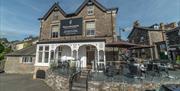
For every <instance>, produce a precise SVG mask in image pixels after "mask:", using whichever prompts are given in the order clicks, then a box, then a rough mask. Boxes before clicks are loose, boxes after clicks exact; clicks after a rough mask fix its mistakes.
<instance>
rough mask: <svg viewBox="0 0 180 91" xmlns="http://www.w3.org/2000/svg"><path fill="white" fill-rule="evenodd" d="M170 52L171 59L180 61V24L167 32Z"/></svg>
mask: <svg viewBox="0 0 180 91" xmlns="http://www.w3.org/2000/svg"><path fill="white" fill-rule="evenodd" d="M166 35H167V45H168V54H169V57H170V58H171V60H173V61H179V63H180V26H178V27H177V28H175V29H173V30H171V31H168V32H166Z"/></svg>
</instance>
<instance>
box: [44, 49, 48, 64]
mask: <svg viewBox="0 0 180 91" xmlns="http://www.w3.org/2000/svg"><path fill="white" fill-rule="evenodd" d="M48 59H49V46H45V54H44V62H45V63H48Z"/></svg>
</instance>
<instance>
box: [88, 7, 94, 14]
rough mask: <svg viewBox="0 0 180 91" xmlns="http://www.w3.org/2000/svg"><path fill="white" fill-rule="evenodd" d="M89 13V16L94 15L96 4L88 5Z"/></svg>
mask: <svg viewBox="0 0 180 91" xmlns="http://www.w3.org/2000/svg"><path fill="white" fill-rule="evenodd" d="M87 15H88V16H91V15H94V5H88V6H87Z"/></svg>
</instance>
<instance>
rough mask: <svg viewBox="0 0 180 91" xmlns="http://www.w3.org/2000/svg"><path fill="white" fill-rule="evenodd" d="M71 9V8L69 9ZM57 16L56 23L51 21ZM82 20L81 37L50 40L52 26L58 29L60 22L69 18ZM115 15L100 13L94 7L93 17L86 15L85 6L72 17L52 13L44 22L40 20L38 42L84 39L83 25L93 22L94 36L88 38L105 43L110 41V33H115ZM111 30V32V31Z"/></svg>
mask: <svg viewBox="0 0 180 91" xmlns="http://www.w3.org/2000/svg"><path fill="white" fill-rule="evenodd" d="M71 8H73V7H71ZM55 14H57V15H58V19H57V20H56V21H54V20H53V17H54V15H55ZM80 17H82V18H83V29H82V30H83V33H82V35H76V36H59V37H58V38H51V27H52V26H53V25H58V26H59V27H60V24H61V22H60V21H61V20H64V19H71V18H80ZM115 19H116V14H111V13H107V12H104V11H102V10H101V9H99V8H98V7H97V6H96V5H94V15H92V16H88V15H87V6H85V7H84V8H83V9H82V10H81V11H80V13H79V14H78V15H76V16H72V17H65V16H63V14H61V12H60V11H53V12H52V13H51V14H50V15H49V16H48V18H47V19H46V20H42V22H41V25H42V26H41V27H42V28H41V32H40V41H44V40H47V41H48V40H72V39H78V40H80V39H84V38H86V31H85V30H86V28H85V24H86V22H87V21H95V24H96V26H95V27H96V30H95V32H96V36H94V37H88V38H90V39H94V38H97V37H98V38H105V39H106V40H107V42H109V41H112V31H114V32H115V25H116V24H115V23H116V21H115ZM112 29H113V30H112Z"/></svg>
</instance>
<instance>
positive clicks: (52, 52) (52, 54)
mask: <svg viewBox="0 0 180 91" xmlns="http://www.w3.org/2000/svg"><path fill="white" fill-rule="evenodd" d="M53 59H54V51H51V60H53Z"/></svg>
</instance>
